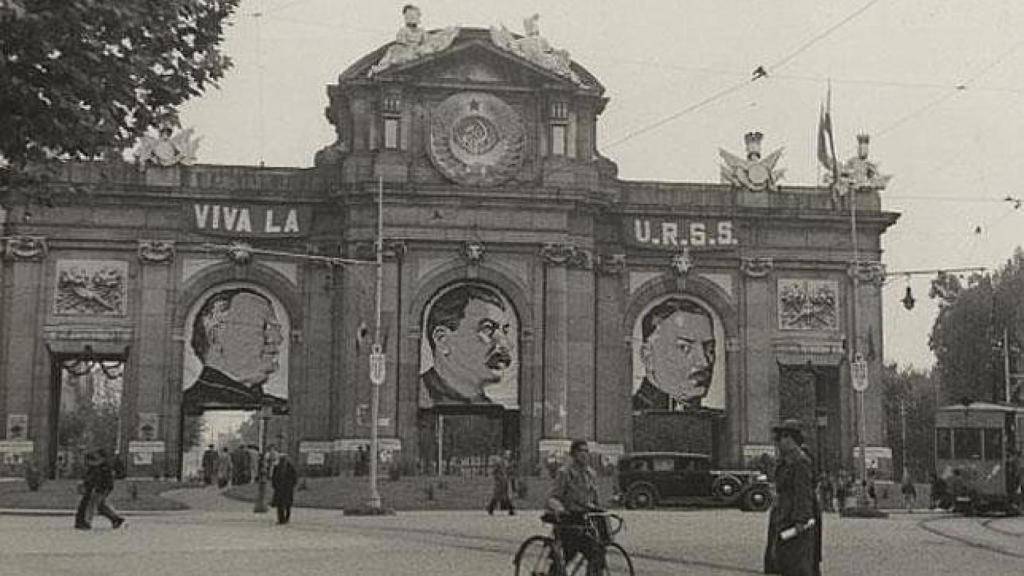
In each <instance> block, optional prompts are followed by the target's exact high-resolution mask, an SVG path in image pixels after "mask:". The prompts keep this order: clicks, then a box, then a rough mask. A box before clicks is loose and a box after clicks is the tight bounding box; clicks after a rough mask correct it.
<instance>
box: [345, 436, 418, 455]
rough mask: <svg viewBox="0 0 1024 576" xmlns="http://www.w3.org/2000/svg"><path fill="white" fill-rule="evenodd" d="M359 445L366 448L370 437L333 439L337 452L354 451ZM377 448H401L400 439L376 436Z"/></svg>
mask: <svg viewBox="0 0 1024 576" xmlns="http://www.w3.org/2000/svg"><path fill="white" fill-rule="evenodd" d="M360 446H362V447H364V448H368V447H369V446H370V439H369V438H365V439H364V438H343V439H341V440H335V441H334V450H335V451H337V452H355V451H356V450H358V449H359V447H360ZM377 448H378V449H379V450H401V449H402V441H401V440H399V439H398V438H378V439H377Z"/></svg>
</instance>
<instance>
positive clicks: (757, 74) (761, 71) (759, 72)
mask: <svg viewBox="0 0 1024 576" xmlns="http://www.w3.org/2000/svg"><path fill="white" fill-rule="evenodd" d="M879 1H880V0H870V1H869V2H867V3H866V4H864V5H863V6H861V7H860V8H858V9H856V10H854V11H853V12H852V13H850V14H849V15H847V16H846V17H844V18H843V19H842V20H840V21H839V22H837V23H835V24H833V25H832V26H829V27H828V28H827V29H825V31H824V32H822V33H820V34H817V35H815V36H814V37H812V38H811V39H810V40H808V41H807V42H804V43H803V44H801V45H800V46H798V47H797V48H796V49H795V50H793V51H792V52H790V53H789V54H787V55H786V56H784V57H783V58H781V59H779V60H777V61H776V62H775V63H774V64H772V65H770V66H769V67H768V68H767V70H765V68H764V67H763V66H757V67H756V68H755V70H754V75H753V77H752V78H750V79H747V80H744V81H743V82H741V83H739V84H735V85H733V86H730V87H728V88H726V89H725V90H721V91H719V92H716V93H714V94H712V95H711V96H708V97H707V98H705V99H703V100H701V101H700V102H697V103H695V104H691V105H690V106H687V107H685V108H683V109H682V110H679V111H678V112H674V113H672V114H669V115H668V116H666V117H664V118H661V119H659V120H656V121H654V122H652V123H650V124H648V125H646V126H642V127H640V128H638V129H636V130H633V131H632V132H627V133H626V134H625V135H624V136H622V137H621V138H618V139H616V140H613V141H612V142H610V143H608V144H605V145H604V146H602V148H603V149H605V150H607V149H609V148H613V147H615V146H618V145H620V144H623V143H625V142H628V141H629V140H632V139H633V138H636V137H637V136H640V135H643V134H646V133H648V132H650V131H652V130H655V129H657V128H660V127H661V126H664V125H665V124H668V123H669V122H672V121H673V120H676V119H678V118H681V117H682V116H685V115H686V114H689V113H690V112H693V111H695V110H698V109H700V108H702V107H704V106H706V105H708V104H711V103H712V102H715V101H716V100H719V99H722V98H725V97H726V96H728V95H730V94H732V93H734V92H738V91H739V90H741V89H743V88H744V87H746V86H747V85H749V84H751V83H753V82H756V81H758V80H760V79H761V78H766V77H768V76H770V75H771V74H772V72H773V71H774V70H775V69H777V68H781V67H783V66H785V65H786V64H788V63H789V62H791V61H792V60H793V59H795V58H796V57H797V56H799V55H800V54H802V53H803V52H805V51H807V50H808V49H809V48H810V47H811V46H813V45H814V44H817V43H818V42H820V41H822V40H824V39H825V38H826V37H828V36H829V35H831V34H832V33H833V32H835V31H836V30H838V29H840V28H842V27H843V26H844V25H846V24H847V23H849V22H850V21H851V20H853V19H854V18H856V17H857V16H860V15H861V14H863V13H864V11H866V10H867V9H868V8H870V7H871V6H873V5H875V4H877V3H878V2H879Z"/></svg>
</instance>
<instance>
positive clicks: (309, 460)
mask: <svg viewBox="0 0 1024 576" xmlns="http://www.w3.org/2000/svg"><path fill="white" fill-rule="evenodd" d="M306 465H308V466H323V465H324V453H323V452H307V453H306Z"/></svg>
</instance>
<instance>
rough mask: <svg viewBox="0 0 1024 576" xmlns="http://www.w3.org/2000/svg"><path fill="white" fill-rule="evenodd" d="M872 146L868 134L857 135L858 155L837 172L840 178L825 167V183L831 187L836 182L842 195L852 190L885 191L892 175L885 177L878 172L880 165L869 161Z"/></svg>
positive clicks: (841, 165)
mask: <svg viewBox="0 0 1024 576" xmlns="http://www.w3.org/2000/svg"><path fill="white" fill-rule="evenodd" d="M870 144H871V136H870V135H868V134H858V135H857V155H856V156H854V157H853V158H850V159H849V160H847V161H846V162H844V163H842V164H840V165H839V169H838V170H837V172H838V174H839V177H838V179H836V176H835V175H834V174H833V173H832V167H831V166H825V167H826V168H828V171H827V172H825V175H824V177H823V178H824V182H825V184H827V185H829V186H831V185H832V183H833V180H835V186H836V189H837V190H838V191H839V193H840V194H845V193H847V192H849V191H850V190H883V189H885V187H886V186H887V185H888V184H889V180H890V179H891V178H892V176H891V175H884V174H882V173H881V172H879V171H878V164H876V163H875V162H872V161H870V160H868V151H869V146H870Z"/></svg>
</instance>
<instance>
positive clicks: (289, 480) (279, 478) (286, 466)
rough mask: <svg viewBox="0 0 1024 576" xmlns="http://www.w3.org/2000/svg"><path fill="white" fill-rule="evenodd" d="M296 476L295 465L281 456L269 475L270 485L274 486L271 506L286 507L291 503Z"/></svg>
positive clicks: (296, 480)
mask: <svg viewBox="0 0 1024 576" xmlns="http://www.w3.org/2000/svg"><path fill="white" fill-rule="evenodd" d="M298 476H299V475H298V473H297V472H295V466H293V465H292V463H291V461H290V460H288V459H286V458H282V459H281V461H280V462H278V463H277V466H274V473H273V474H272V475H271V476H270V485H271V486H273V488H274V496H273V498H272V499H271V500H270V505H271V506H275V507H277V506H281V507H284V508H288V507H290V506H291V505H292V500H293V499H294V497H295V484H296V483H297V482H298Z"/></svg>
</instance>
